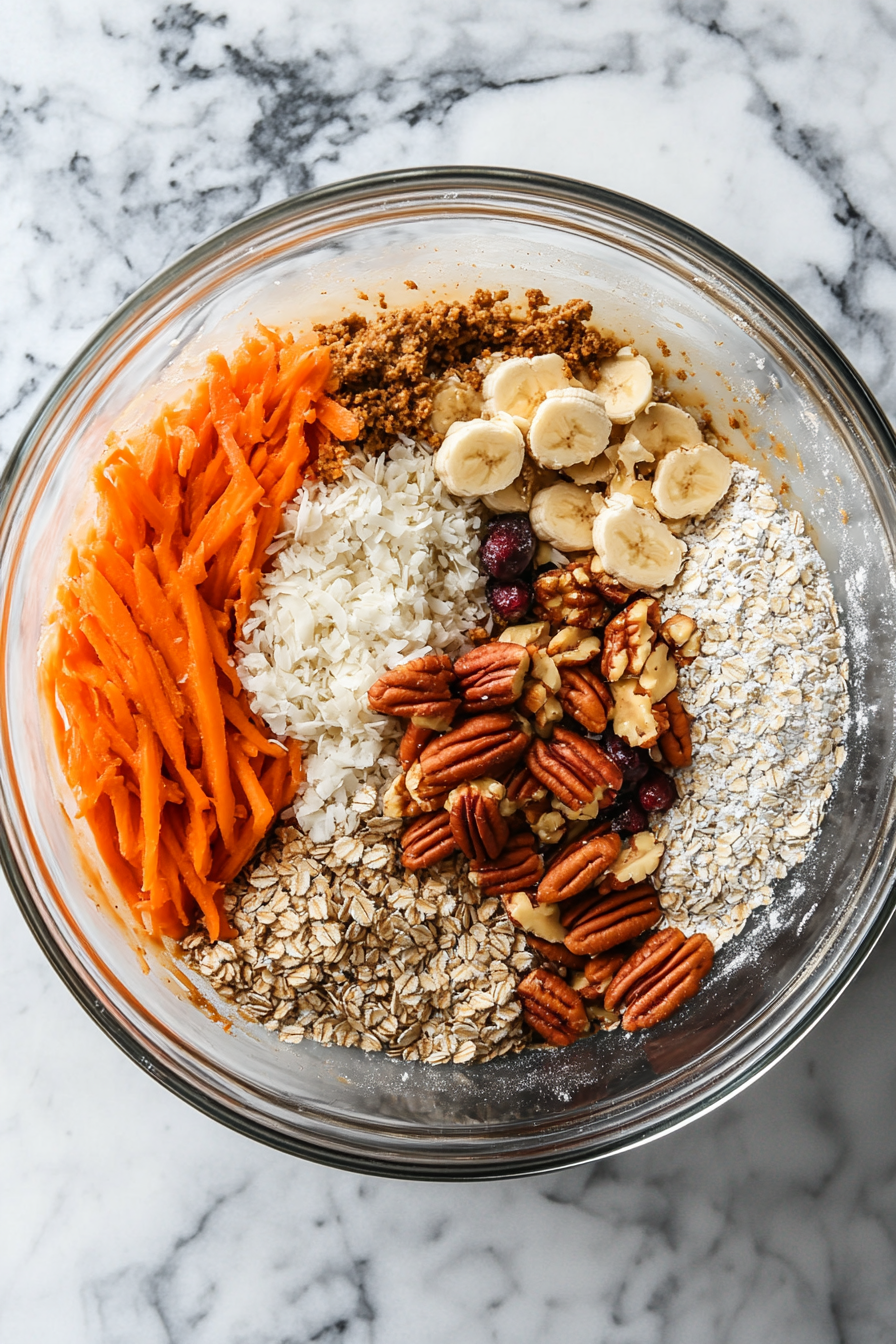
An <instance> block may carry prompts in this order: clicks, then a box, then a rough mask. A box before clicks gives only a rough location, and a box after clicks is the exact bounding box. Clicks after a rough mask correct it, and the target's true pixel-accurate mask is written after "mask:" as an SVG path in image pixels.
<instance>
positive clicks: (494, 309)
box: [315, 289, 619, 453]
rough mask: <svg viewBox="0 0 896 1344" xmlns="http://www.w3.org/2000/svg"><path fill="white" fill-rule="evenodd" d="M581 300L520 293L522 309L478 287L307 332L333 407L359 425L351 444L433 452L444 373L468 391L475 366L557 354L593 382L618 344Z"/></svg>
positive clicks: (477, 375) (477, 380)
mask: <svg viewBox="0 0 896 1344" xmlns="http://www.w3.org/2000/svg"><path fill="white" fill-rule="evenodd" d="M591 313H592V306H591V304H590V303H588V302H587V301H586V300H585V299H571V300H570V301H569V302H568V303H564V304H558V305H556V306H555V307H553V308H552V307H550V306H549V300H548V299H547V298H546V297H545V295H544V294H543V293H542V292H541V290H540V289H530V290H528V291H527V292H526V308H525V309H523V310H520V309H518V308H514V306H513V305H512V304H510V303H508V302H507V290H497V291H494V292H492V291H490V290H484V289H479V290H477V291H476V293H475V294H474V295H473V297H472V298H471V299H469V300H467V301H466V302H463V303H461V302H458V301H451V300H439V301H438V302H435V303H428V302H427V303H422V304H420V305H419V306H418V307H414V308H394V309H390V310H387V311H385V312H383V313H380V314H379V315H377V316H376V317H375V318H372V319H368V318H365V317H361V316H360V315H359V314H358V313H352V314H350V315H349V316H348V317H345V318H341V319H339V320H338V321H336V322H332V323H329V324H327V325H321V326H318V327H316V328H315V330H316V331H317V333H318V335H319V336H320V339H321V343H322V344H323V345H327V346H329V349H330V356H331V358H332V361H333V371H334V385H333V388H332V393H333V395H334V396H335V398H336V400H337V401H339V402H341V404H342V405H343V406H345V407H346V408H347V409H348V410H350V411H352V412H353V414H355V415H356V416H357V417H358V418H359V420H360V421H361V423H362V425H363V429H362V431H361V435H360V437H359V443H361V444H362V445H363V446H364V448H365V449H366V450H367V452H369V453H376V452H380V451H381V450H382V449H384V448H387V447H389V446H390V445H391V444H392V442H393V441H394V439H395V438H396V436H397V435H399V434H406V435H407V436H408V437H409V438H413V439H417V440H419V441H422V442H424V443H429V444H432V445H435V444H437V443H438V437H437V436H436V435H435V434H434V433H433V431H432V428H431V426H430V423H429V419H430V415H431V413H432V398H433V394H434V392H435V390H436V386H437V384H438V382H439V380H440V379H442V378H444V377H445V376H446V375H447V374H449V373H453V374H456V375H457V377H458V378H459V379H460V380H461V381H462V382H464V383H466V384H467V385H468V386H470V387H472V388H474V389H476V390H478V389H479V387H480V386H481V383H482V376H483V375H482V370H481V367H479V366H478V365H477V361H480V360H482V359H483V358H486V357H488V356H489V355H494V354H501V355H504V356H505V357H507V358H511V357H513V356H517V355H524V356H528V357H529V358H531V357H532V356H534V355H543V354H548V353H550V352H553V351H557V352H559V353H560V354H562V355H563V356H564V358H565V359H566V361H567V363H568V365H569V367H570V371H571V372H572V374H573V375H574V376H576V377H580V376H581V375H582V374H585V375H586V376H590V377H592V378H593V377H596V373H597V370H596V365H597V364H598V362H599V361H600V360H601V359H605V358H606V357H607V356H608V355H612V354H615V352H616V350H617V348H618V345H619V343H618V341H616V340H614V339H613V338H612V337H610V336H608V335H605V334H604V333H602V332H600V331H598V329H597V328H596V327H594V326H591V325H590V322H591Z"/></svg>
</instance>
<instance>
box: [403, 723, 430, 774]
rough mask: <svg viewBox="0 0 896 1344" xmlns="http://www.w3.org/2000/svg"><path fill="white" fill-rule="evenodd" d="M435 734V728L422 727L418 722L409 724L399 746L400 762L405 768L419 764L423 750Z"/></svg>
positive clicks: (408, 768)
mask: <svg viewBox="0 0 896 1344" xmlns="http://www.w3.org/2000/svg"><path fill="white" fill-rule="evenodd" d="M435 735H436V734H435V730H434V729H433V728H421V727H420V726H419V725H418V724H416V723H409V724H408V726H407V728H405V730H404V736H403V737H402V739H401V743H400V744H399V747H398V763H399V765H400V766H401V767H402V769H403V770H410V768H411V766H412V765H416V764H417V762H418V761H419V759H420V753H421V751H422V750H423V748H424V747H425V746H426V744H427V743H428V742H431V741H432V739H433V738H434V737H435Z"/></svg>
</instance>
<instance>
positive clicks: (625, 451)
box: [616, 430, 653, 476]
mask: <svg viewBox="0 0 896 1344" xmlns="http://www.w3.org/2000/svg"><path fill="white" fill-rule="evenodd" d="M616 461H617V462H618V463H619V465H620V466H621V467H622V469H623V471H625V472H627V474H628V475H629V476H634V474H635V467H640V466H644V465H646V464H647V463H650V462H652V461H653V453H652V452H651V451H650V449H649V448H645V447H644V445H643V443H642V442H641V440H640V439H639V438H637V437H636V436H635V435H634V434H633V433H632V431H631V430H629V432H628V433H627V434H626V436H625V438H624V439H623V440H622V442H621V443H620V445H619V447H618V448H617V449H616Z"/></svg>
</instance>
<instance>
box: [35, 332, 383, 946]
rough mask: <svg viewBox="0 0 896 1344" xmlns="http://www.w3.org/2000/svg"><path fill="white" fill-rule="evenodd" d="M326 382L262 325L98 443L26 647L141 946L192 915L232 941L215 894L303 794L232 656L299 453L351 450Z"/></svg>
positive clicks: (319, 367)
mask: <svg viewBox="0 0 896 1344" xmlns="http://www.w3.org/2000/svg"><path fill="white" fill-rule="evenodd" d="M331 373H332V368H331V364H330V356H329V351H327V350H326V349H323V348H321V347H320V346H319V344H318V341H317V338H316V337H315V336H299V337H296V338H294V337H292V336H291V335H289V334H282V333H278V332H276V331H273V330H271V329H270V328H267V327H263V326H261V325H259V326H258V328H257V331H256V332H255V333H253V334H252V335H250V336H248V337H247V338H246V339H245V341H244V342H243V344H242V345H241V346H240V348H239V349H238V350H237V351H236V353H235V354H234V355H233V357H232V359H231V360H230V361H228V360H226V359H225V358H224V357H223V355H220V354H217V353H213V354H212V355H210V356H209V359H208V366H207V370H206V373H205V375H204V376H203V377H202V378H200V379H199V380H198V381H197V382H196V383H195V384H194V385H193V387H192V388H191V390H190V393H189V395H188V396H187V397H186V398H185V399H184V400H183V401H182V402H180V403H178V404H177V405H174V406H167V407H165V408H164V409H163V410H162V412H161V413H160V414H158V415H157V416H156V417H155V419H153V420H152V421H151V423H148V424H146V425H144V426H142V427H141V428H139V429H137V430H135V431H133V432H131V433H129V434H128V435H126V436H122V435H118V434H114V433H113V434H110V436H109V438H108V440H107V452H106V454H105V455H104V457H103V459H102V460H101V461H100V462H99V463H98V464H97V466H96V468H95V469H94V471H93V473H92V476H91V482H90V489H91V490H92V493H93V498H94V501H95V507H94V509H93V517H92V519H91V521H90V523H89V524H86V525H84V526H83V527H82V528H81V529H80V530H79V532H78V533H77V534H75V535H74V536H73V537H72V538H70V540H69V541H68V542H67V544H66V549H65V552H64V556H63V565H62V571H61V576H60V582H59V587H58V589H57V592H56V595H55V600H54V603H53V605H52V607H51V610H50V611H49V612H48V615H47V624H46V630H45V635H44V640H43V643H42V649H41V668H40V674H41V681H42V686H43V690H44V694H45V697H46V700H47V705H48V709H49V713H50V720H51V724H52V732H53V740H54V742H55V745H56V750H57V753H58V755H59V760H60V763H61V765H62V768H63V771H64V773H65V776H66V778H67V780H68V784H69V786H70V788H71V790H72V794H73V796H74V799H75V804H76V807H77V813H78V815H79V816H82V817H84V818H85V820H86V821H87V824H88V825H89V826H90V829H91V831H92V833H93V836H94V839H95V841H96V845H97V850H98V852H99V854H100V857H101V858H102V860H103V862H104V863H105V864H106V867H107V869H108V871H109V874H110V876H111V877H112V879H113V881H114V882H115V884H116V885H117V887H118V889H119V891H120V892H121V894H122V895H123V896H124V897H125V899H126V900H127V902H128V904H129V905H130V906H131V908H132V910H133V911H134V913H135V915H136V916H137V918H138V919H140V920H141V921H142V923H143V924H144V926H145V927H146V928H147V929H148V930H149V931H151V932H152V933H154V934H155V935H157V936H161V935H164V936H167V937H175V938H176V937H181V936H182V935H183V934H184V933H185V932H186V931H187V930H188V929H189V928H190V927H191V925H192V924H193V923H194V922H195V921H196V919H197V918H201V919H203V920H204V922H205V926H206V928H207V930H208V933H209V935H210V937H212V938H219V937H220V938H229V937H232V936H233V932H234V931H233V930H232V929H231V927H230V925H229V923H228V921H227V917H226V914H225V911H224V905H223V899H222V898H223V890H224V884H225V883H227V882H228V881H230V880H231V879H232V878H233V877H235V876H236V874H237V873H238V872H239V870H240V868H242V866H243V865H244V864H245V863H246V862H247V861H248V860H249V859H250V858H251V857H252V854H253V853H254V851H255V849H256V848H257V847H258V845H259V844H260V842H261V841H262V839H263V838H264V835H265V833H266V832H267V830H268V829H269V827H270V826H271V824H272V823H273V821H274V820H275V818H276V817H277V815H278V814H279V813H280V812H281V811H282V810H283V808H284V807H285V806H287V804H288V803H289V802H290V801H291V800H292V798H293V797H294V796H295V792H296V789H297V788H298V786H299V783H300V782H301V778H302V753H301V748H300V746H299V744H298V743H297V742H294V741H291V742H289V743H287V744H285V745H281V744H280V743H279V742H277V741H276V740H275V739H274V738H273V737H272V735H271V733H270V732H269V731H268V729H267V727H266V726H265V724H264V723H263V721H262V720H261V719H259V718H258V717H257V716H256V715H254V714H253V713H252V711H251V709H250V707H249V704H248V701H247V698H246V694H245V691H244V690H243V688H242V686H241V684H240V681H239V677H238V676H237V673H236V667H235V665H234V660H233V652H234V647H235V641H236V640H237V639H238V638H239V636H240V631H241V629H242V624H243V622H244V620H245V619H246V617H247V616H248V613H249V608H250V606H251V604H252V602H253V600H254V598H255V595H256V592H257V588H258V580H259V576H260V574H261V573H262V571H263V569H264V567H265V565H266V564H267V561H268V548H269V547H270V545H271V543H272V541H273V540H274V537H275V536H276V535H277V532H278V530H279V527H280V518H281V513H282V510H283V507H284V506H285V505H286V504H287V503H288V501H289V500H290V499H291V498H292V496H293V495H294V494H295V492H296V490H297V489H298V488H299V486H300V485H301V484H302V481H303V478H304V476H305V475H306V474H312V475H313V473H314V470H315V465H314V464H315V454H316V451H317V445H319V444H320V442H321V441H322V437H323V440H326V438H327V435H328V434H332V435H334V436H335V437H336V438H338V439H341V440H342V441H350V440H352V439H354V438H356V437H357V434H358V430H359V426H358V423H357V421H356V420H355V418H354V416H352V415H351V414H350V413H349V412H348V411H346V410H345V409H344V407H342V406H340V405H339V404H338V402H335V401H334V400H333V399H332V398H331V397H329V396H327V395H326V393H325V392H324V388H325V387H327V386H328V384H329V382H330V377H331ZM88 512H89V511H88Z"/></svg>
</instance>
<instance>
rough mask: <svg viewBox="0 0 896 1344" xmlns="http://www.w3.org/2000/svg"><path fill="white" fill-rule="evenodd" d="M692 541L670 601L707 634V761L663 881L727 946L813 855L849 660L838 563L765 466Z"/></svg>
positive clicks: (700, 726)
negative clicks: (786, 502)
mask: <svg viewBox="0 0 896 1344" xmlns="http://www.w3.org/2000/svg"><path fill="white" fill-rule="evenodd" d="M685 540H686V541H687V543H688V554H687V557H686V559H685V562H684V565H683V566H682V569H681V572H680V573H679V575H678V578H677V579H676V581H675V583H674V584H673V585H672V587H671V588H668V589H667V590H666V591H665V593H664V594H663V609H664V615H671V614H672V612H674V611H683V612H684V613H685V614H686V615H688V616H692V617H693V618H694V620H695V621H696V622H697V625H698V627H699V628H700V629H701V630H702V631H703V647H702V651H701V654H700V656H699V657H698V658H696V659H695V660H694V662H693V663H692V664H691V665H690V666H689V667H684V668H682V670H681V676H680V682H679V693H680V695H681V701H682V704H683V705H684V707H685V708H686V709H687V711H688V712H689V713H690V714H691V715H693V716H694V723H693V725H692V729H691V733H692V738H693V744H694V760H693V764H692V765H691V766H689V767H688V768H687V769H684V770H681V771H679V773H678V787H679V793H680V795H681V797H680V800H679V802H678V804H677V805H676V806H675V807H674V808H673V809H672V810H671V811H670V812H669V813H667V814H666V815H665V816H664V818H663V821H662V824H661V826H660V827H659V829H658V832H657V836H658V838H659V839H660V840H662V841H664V842H665V844H666V852H665V854H664V856H663V861H662V864H661V866H660V869H659V871H658V874H657V878H658V885H659V889H660V892H661V897H660V899H661V900H662V903H663V906H664V908H665V911H666V916H667V919H668V922H669V923H670V924H674V925H677V926H678V927H679V928H681V929H682V930H684V932H685V933H688V934H690V933H705V934H707V936H708V937H710V938H711V939H712V941H713V942H714V943H715V944H716V945H717V946H718V945H720V944H722V943H726V942H727V941H728V940H729V939H730V938H731V937H733V936H734V935H735V934H737V933H739V932H740V931H741V929H742V928H743V926H744V923H745V921H746V919H747V917H748V916H749V914H750V912H751V910H754V909H755V908H756V907H757V906H759V905H767V904H768V903H769V901H770V900H771V899H772V894H773V888H772V883H773V882H774V881H776V880H777V879H780V878H783V877H784V876H785V875H786V874H787V873H788V871H789V870H790V869H791V868H792V867H793V866H794V864H797V863H801V862H802V861H803V859H804V858H805V857H806V854H807V852H808V848H809V845H810V843H811V839H812V834H813V832H814V831H815V830H816V829H817V827H818V825H819V823H820V821H821V817H822V813H823V811H824V808H825V805H826V803H827V801H828V799H829V798H830V797H831V793H832V791H833V779H834V776H835V774H836V772H837V771H838V769H839V768H840V766H841V765H842V764H843V760H844V756H845V749H844V747H843V745H842V743H843V740H844V737H845V734H846V728H847V724H848V717H847V716H848V713H849V692H848V687H847V680H848V676H849V664H848V662H847V660H846V657H845V653H844V637H843V631H842V629H841V628H840V626H839V618H838V614H837V604H836V601H835V599H834V593H833V589H832V588H831V582H830V578H829V575H828V572H827V570H826V568H825V565H824V561H823V560H822V559H821V556H820V555H819V554H818V552H817V550H816V549H815V547H814V546H813V544H812V542H811V541H810V540H809V538H808V537H807V536H806V535H805V533H804V524H803V519H802V517H801V515H800V514H799V513H796V512H791V513H788V512H787V511H786V510H785V509H783V508H782V507H781V504H780V503H779V501H778V500H777V499H776V498H775V496H774V495H773V494H772V492H771V490H770V489H769V487H768V486H767V485H766V483H765V482H764V481H763V480H762V479H761V478H760V476H759V473H758V472H757V471H755V470H754V469H753V468H751V467H745V466H740V465H735V467H734V471H733V473H732V484H731V488H730V490H729V492H728V494H727V495H726V497H725V499H724V500H723V501H722V503H721V504H720V505H719V506H718V507H717V508H715V509H714V510H713V511H712V513H711V514H710V515H709V516H708V517H707V518H706V519H704V520H703V521H702V522H699V523H695V524H694V525H693V526H691V527H690V528H688V529H687V531H686V533H685Z"/></svg>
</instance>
